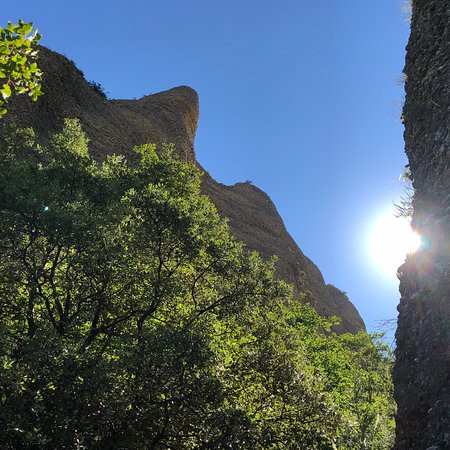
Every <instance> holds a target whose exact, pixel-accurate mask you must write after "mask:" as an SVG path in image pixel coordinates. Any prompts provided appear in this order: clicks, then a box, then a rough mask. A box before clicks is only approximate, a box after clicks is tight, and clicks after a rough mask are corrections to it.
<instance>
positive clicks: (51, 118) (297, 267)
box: [6, 48, 365, 333]
mask: <svg viewBox="0 0 450 450" xmlns="http://www.w3.org/2000/svg"><path fill="white" fill-rule="evenodd" d="M39 58H40V61H39V67H40V68H41V70H43V71H44V78H43V88H42V90H43V92H44V94H45V95H44V96H42V97H41V98H40V99H39V101H38V102H37V103H32V102H31V101H29V100H28V99H27V98H17V100H15V101H14V103H12V104H11V105H10V106H9V112H8V114H7V115H6V120H7V121H10V122H15V123H17V124H18V125H20V126H31V127H33V128H34V129H35V130H36V132H37V134H38V135H40V136H48V134H49V133H51V132H55V131H57V130H59V129H60V128H61V125H62V121H63V118H66V117H69V118H72V117H76V118H79V119H80V121H81V122H82V125H83V128H84V130H85V131H86V133H87V135H88V136H89V139H90V141H91V142H90V148H91V151H92V152H93V154H94V156H95V157H97V158H99V159H102V158H104V157H105V156H106V155H107V154H110V153H120V154H123V155H125V156H127V157H129V158H133V154H132V151H131V149H132V148H133V146H135V145H139V144H144V143H156V144H158V145H161V144H163V143H174V144H175V147H176V149H177V151H178V152H179V154H180V156H181V158H183V159H185V160H189V161H195V162H196V158H195V151H194V138H195V133H196V130H197V121H198V114H199V106H198V96H197V94H196V92H195V91H194V90H193V89H191V88H189V87H186V86H180V87H177V88H174V89H170V90H168V91H164V92H161V93H158V94H154V95H148V96H146V97H143V98H141V99H139V100H107V99H105V98H103V97H102V96H101V95H99V94H98V93H96V92H95V91H94V89H92V87H91V86H89V84H88V83H87V82H86V80H85V79H84V77H83V75H82V73H81V72H80V71H79V70H78V69H77V68H76V67H75V65H74V64H73V63H72V62H71V61H69V60H68V59H67V58H65V57H64V56H62V55H59V54H58V53H55V52H52V51H51V50H48V49H46V48H41V51H40V56H39ZM197 164H198V163H197ZM202 170H204V169H202ZM202 190H203V192H204V193H205V194H207V195H208V196H209V197H210V198H211V200H212V201H213V203H214V204H215V206H216V207H217V209H218V211H219V214H220V215H221V216H223V217H227V218H229V223H230V229H231V232H232V233H233V234H234V235H235V236H236V238H237V239H238V240H240V241H242V242H244V243H245V244H246V246H247V248H248V249H250V250H257V251H258V252H259V253H260V254H261V255H262V256H263V257H264V258H269V257H271V256H272V255H276V256H278V259H279V260H278V264H277V274H278V276H279V277H280V278H282V279H284V280H286V281H287V282H289V283H292V284H293V285H294V289H295V295H297V296H298V297H299V299H300V298H301V299H302V300H303V301H308V302H310V303H311V304H312V305H313V306H314V307H315V308H316V309H317V311H318V313H319V314H321V315H324V316H331V315H336V316H339V317H341V319H342V322H341V324H340V326H339V327H338V331H339V332H352V333H355V332H357V331H359V330H363V329H365V327H364V322H363V321H362V319H361V317H360V315H359V313H358V311H357V310H356V308H355V307H354V306H353V304H352V303H351V302H350V301H349V299H348V298H347V296H346V295H345V294H344V293H343V292H341V291H340V290H338V289H337V288H335V287H334V286H331V285H326V284H325V282H324V279H323V277H322V274H321V273H320V270H319V269H318V268H317V266H316V265H315V264H314V263H313V262H312V261H311V260H310V259H308V258H307V257H306V256H305V255H304V254H303V253H302V251H301V250H300V249H299V247H298V246H297V244H296V243H295V242H294V240H293V239H292V237H291V236H290V235H289V233H288V232H287V230H286V228H285V226H284V223H283V221H282V219H281V217H280V215H279V214H278V212H277V210H276V208H275V205H274V204H273V202H272V201H271V200H270V198H269V197H268V195H267V194H265V193H264V192H263V191H261V190H260V189H258V188H256V187H254V186H252V185H251V184H249V183H237V184H235V185H233V186H224V185H223V184H220V183H217V182H216V181H215V180H214V179H213V178H212V177H211V176H210V175H209V174H208V173H207V172H206V171H205V174H204V176H203V181H202ZM305 291H307V292H308V295H307V296H306V298H305V297H304V296H303V295H302V294H301V292H305Z"/></svg>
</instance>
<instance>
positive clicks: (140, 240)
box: [0, 120, 394, 449]
mask: <svg viewBox="0 0 450 450" xmlns="http://www.w3.org/2000/svg"><path fill="white" fill-rule="evenodd" d="M135 152H136V154H137V156H136V160H135V161H127V160H125V159H124V158H123V157H122V156H118V155H110V156H108V157H107V158H106V159H105V160H104V161H102V162H97V161H95V160H94V159H93V158H92V157H91V156H90V154H89V149H88V141H87V139H86V136H85V135H84V133H83V131H82V129H81V126H80V124H79V122H78V121H76V120H66V121H65V125H64V128H63V129H62V131H61V132H60V133H58V134H55V135H53V136H52V137H51V138H50V140H49V142H48V144H47V145H45V146H43V145H39V144H37V142H36V139H35V136H34V133H33V131H32V130H30V129H17V128H10V129H9V130H6V129H4V130H3V133H2V134H1V142H0V341H1V342H2V346H1V348H0V446H1V447H2V448H79V449H83V448H89V449H91V448H101V449H108V448H124V449H125V448H126V449H133V448H136V449H143V448H148V449H157V448H158V449H159V448H180V449H181V448H186V449H197V448H198V449H202V448H203V449H207V448H211V449H213V448H214V449H220V448H236V449H243V448H248V449H271V448H273V449H275V448H286V449H289V448H292V449H294V448H304V449H348V448H355V449H385V448H390V446H391V441H392V435H393V412H394V406H393V400H392V383H391V378H390V369H391V365H392V358H391V356H390V352H389V350H388V349H387V348H386V346H385V345H383V344H382V342H381V340H380V339H377V338H376V337H371V336H369V335H367V334H366V333H359V334H358V335H356V336H355V335H342V336H336V335H335V334H334V333H333V332H332V325H333V323H335V321H336V319H326V318H322V317H319V316H318V315H317V313H316V312H315V310H314V309H313V308H312V307H310V306H308V305H302V304H300V303H299V302H298V301H297V300H294V299H293V298H292V295H291V294H292V292H291V288H290V286H289V285H287V284H286V283H284V282H283V281H280V280H277V279H276V277H275V276H274V264H275V260H272V261H264V260H263V259H261V257H260V256H259V255H258V254H257V253H255V252H248V251H246V250H245V248H243V245H242V244H241V243H239V242H237V241H236V240H235V239H234V238H233V237H232V236H231V234H230V232H229V229H228V225H227V223H226V221H224V220H223V219H221V218H220V217H219V216H218V213H217V211H216V209H215V207H214V206H213V205H212V203H211V202H210V200H209V199H208V198H207V197H206V196H204V195H202V194H201V192H200V182H201V172H200V170H199V169H198V168H197V167H196V166H195V165H194V164H192V163H185V162H182V161H181V160H180V159H179V158H178V157H177V156H176V153H175V151H174V149H173V147H171V146H166V147H164V148H162V149H160V150H159V151H158V152H157V151H156V147H155V146H154V145H142V146H139V147H136V148H135Z"/></svg>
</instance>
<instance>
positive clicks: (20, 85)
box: [0, 20, 42, 118]
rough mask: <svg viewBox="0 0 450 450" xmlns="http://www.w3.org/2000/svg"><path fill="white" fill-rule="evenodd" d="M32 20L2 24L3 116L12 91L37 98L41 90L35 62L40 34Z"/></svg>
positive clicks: (0, 103) (0, 86)
mask: <svg viewBox="0 0 450 450" xmlns="http://www.w3.org/2000/svg"><path fill="white" fill-rule="evenodd" d="M32 30H33V24H32V23H31V22H30V23H25V22H24V21H22V20H20V21H19V23H18V24H17V25H13V24H12V23H10V22H8V25H7V26H6V28H0V118H1V117H2V116H3V115H5V114H6V112H7V109H6V102H7V101H8V99H9V98H10V97H11V96H12V95H13V93H17V94H28V95H29V96H30V97H31V98H32V99H33V100H34V101H36V100H37V99H38V97H39V96H40V95H42V92H41V85H40V81H41V76H42V73H41V72H40V70H39V68H38V67H37V64H36V62H35V61H36V57H37V54H38V50H36V48H35V45H36V44H37V43H38V42H39V39H40V37H41V36H40V35H39V34H38V33H37V31H34V33H33V34H31V32H32Z"/></svg>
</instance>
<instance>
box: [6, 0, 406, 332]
mask: <svg viewBox="0 0 450 450" xmlns="http://www.w3.org/2000/svg"><path fill="white" fill-rule="evenodd" d="M402 3H403V0H365V1H363V0H346V1H336V0H324V1H313V0H308V1H306V0H277V1H275V0H258V1H257V0H245V1H243V0H228V1H219V0H190V1H188V0H157V1H155V0H152V1H150V0H141V1H138V0H128V1H126V2H125V1H117V0H109V1H103V0H100V1H92V0H91V1H85V0H78V1H76V2H61V1H56V0H41V1H39V2H36V1H31V0H21V1H17V2H8V4H7V6H6V5H4V6H3V7H2V8H1V11H0V24H5V23H6V21H7V20H11V21H17V20H18V19H19V18H22V19H23V20H26V21H33V22H34V23H35V25H36V26H37V27H38V28H39V30H40V31H41V33H42V34H43V39H42V43H43V44H44V45H46V46H48V47H50V48H51V49H53V50H56V51H58V52H61V53H64V54H65V55H67V56H68V57H69V58H71V59H73V60H74V61H75V62H76V63H77V65H78V67H79V68H80V69H82V70H83V71H84V73H85V75H86V77H87V78H88V79H90V80H95V81H98V82H100V83H101V84H102V85H103V86H104V87H105V89H106V91H108V92H109V96H110V97H112V98H133V97H141V96H143V95H146V94H149V93H154V92H158V91H161V90H165V89H169V88H171V87H174V86H178V85H181V84H185V85H189V86H191V87H193V88H194V89H196V90H197V92H198V94H199V96H200V123H199V128H198V133H197V140H196V151H197V158H198V160H199V161H200V163H201V164H202V165H203V166H204V167H205V168H206V169H207V170H208V171H209V172H210V173H211V174H212V175H213V176H214V177H215V178H216V179H217V180H218V181H220V182H222V183H226V184H232V183H235V182H237V181H243V180H252V181H253V183H254V184H255V185H256V186H258V187H260V188H262V189H263V190H264V191H266V192H267V193H268V194H269V195H270V196H271V198H272V199H273V201H274V202H275V204H276V206H277V208H278V211H279V212H280V214H281V216H282V217H283V219H284V222H285V224H286V227H287V228H288V230H289V232H290V233H291V234H292V236H293V237H294V239H295V240H296V241H297V243H298V244H299V246H300V248H301V249H302V250H303V251H304V252H305V254H306V255H308V256H309V257H310V258H311V259H313V261H315V262H316V264H317V265H318V266H319V268H320V269H321V271H322V273H323V275H324V277H325V279H326V281H327V282H329V283H333V284H335V285H336V286H338V287H339V288H340V289H342V290H344V291H346V292H347V293H348V295H349V297H350V299H351V300H352V301H353V303H354V304H355V305H356V307H357V308H358V310H359V311H360V313H361V315H362V316H363V318H364V320H365V322H366V324H367V325H368V328H369V330H374V329H375V328H376V326H377V321H378V320H383V319H392V318H396V316H397V312H396V309H395V308H396V304H397V302H398V298H399V295H398V290H397V289H398V287H397V283H396V279H395V275H394V274H393V275H392V277H391V279H390V280H389V279H387V278H386V277H385V276H384V275H383V274H381V273H380V272H378V271H377V270H376V269H375V268H374V266H373V264H372V263H371V261H370V255H369V254H368V252H367V242H366V241H367V233H368V228H369V226H370V223H371V221H373V219H374V218H375V217H376V216H377V214H378V213H379V211H380V210H382V209H383V208H389V207H390V205H391V204H392V201H393V200H395V199H398V198H399V196H400V195H401V194H402V183H401V182H400V181H399V180H398V177H399V174H400V173H401V171H402V169H403V166H404V165H405V164H406V157H405V156H404V153H403V140H402V133H403V126H402V124H401V123H400V121H399V116H400V109H401V102H402V96H403V87H402V86H401V85H399V84H398V82H396V80H397V79H398V78H399V77H400V76H401V72H402V68H403V64H404V47H405V45H406V41H407V36H408V33H409V30H408V24H407V23H406V20H405V17H404V15H403V14H402V12H401V10H402Z"/></svg>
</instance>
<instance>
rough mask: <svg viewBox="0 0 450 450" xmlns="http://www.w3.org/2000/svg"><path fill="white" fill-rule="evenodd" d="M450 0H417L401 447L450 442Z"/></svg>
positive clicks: (399, 369) (408, 128) (399, 375)
mask: <svg viewBox="0 0 450 450" xmlns="http://www.w3.org/2000/svg"><path fill="white" fill-rule="evenodd" d="M449 24H450V3H449V2H448V0H414V1H413V15H412V23H411V36H410V39H409V43H408V46H407V55H406V66H405V74H406V77H407V79H406V84H405V90H406V102H405V106H404V110H403V114H404V123H405V133H404V136H405V145H406V147H405V148H406V154H407V155H408V159H409V167H410V171H411V175H412V179H413V186H414V189H415V195H414V214H413V226H414V227H415V228H416V229H417V230H418V231H419V232H420V233H421V234H422V235H423V236H424V240H425V244H426V245H424V248H423V250H421V251H420V252H418V253H417V254H416V255H414V256H413V257H409V258H408V260H407V262H406V264H405V265H403V266H402V267H401V268H400V269H399V275H400V293H401V300H400V304H399V306H398V311H399V316H398V329H397V333H396V340H397V348H396V364H395V370H394V383H395V398H396V401H397V404H398V413H397V441H396V447H395V448H396V449H398V450H406V449H408V450H413V449H417V450H419V449H420V450H423V449H430V450H431V449H432V450H437V449H449V448H450V279H449V272H450V270H449V268H450V264H449V259H450V248H449V243H450V240H449V239H450V220H449V219H450V189H449V187H450V173H449V154H448V149H449V144H450V136H449V124H450V67H449V61H450V30H449Z"/></svg>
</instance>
